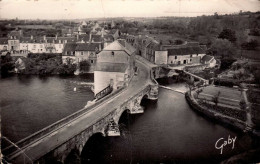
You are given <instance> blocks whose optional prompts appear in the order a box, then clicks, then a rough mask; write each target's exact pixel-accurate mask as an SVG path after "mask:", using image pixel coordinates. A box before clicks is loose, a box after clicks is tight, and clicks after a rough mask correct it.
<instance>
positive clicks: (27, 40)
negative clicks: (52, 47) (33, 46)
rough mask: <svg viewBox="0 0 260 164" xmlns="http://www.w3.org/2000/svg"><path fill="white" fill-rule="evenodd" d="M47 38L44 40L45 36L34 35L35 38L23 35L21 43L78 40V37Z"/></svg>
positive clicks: (69, 41)
mask: <svg viewBox="0 0 260 164" xmlns="http://www.w3.org/2000/svg"><path fill="white" fill-rule="evenodd" d="M45 39H46V40H44V37H43V36H41V37H33V39H31V37H21V38H20V43H59V41H61V43H63V42H64V41H65V40H66V41H67V43H72V42H76V39H77V38H76V37H57V39H56V37H46V38H45Z"/></svg>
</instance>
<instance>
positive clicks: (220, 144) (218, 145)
mask: <svg viewBox="0 0 260 164" xmlns="http://www.w3.org/2000/svg"><path fill="white" fill-rule="evenodd" d="M236 139H237V137H236V136H235V137H234V138H231V137H230V135H228V138H227V140H225V139H224V138H220V139H218V140H217V142H216V143H215V148H216V149H220V154H222V152H223V149H224V147H225V146H227V145H230V144H232V149H234V147H235V142H236Z"/></svg>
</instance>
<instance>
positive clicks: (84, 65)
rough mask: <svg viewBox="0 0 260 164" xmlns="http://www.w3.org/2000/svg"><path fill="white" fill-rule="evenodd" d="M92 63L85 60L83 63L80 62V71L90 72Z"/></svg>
mask: <svg viewBox="0 0 260 164" xmlns="http://www.w3.org/2000/svg"><path fill="white" fill-rule="evenodd" d="M90 66H91V65H90V63H89V61H88V60H83V61H81V62H79V69H80V70H81V71H82V70H83V71H89V69H90Z"/></svg>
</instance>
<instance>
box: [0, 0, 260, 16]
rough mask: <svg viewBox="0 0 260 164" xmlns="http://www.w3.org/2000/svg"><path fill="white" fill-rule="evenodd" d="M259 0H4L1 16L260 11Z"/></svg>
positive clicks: (184, 13)
mask: <svg viewBox="0 0 260 164" xmlns="http://www.w3.org/2000/svg"><path fill="white" fill-rule="evenodd" d="M258 6H260V1H259V0H211V1H208V0H160V1H159V0H139V1H137V0H133V1H131V0H88V1H84V0H63V1H61V0H2V1H0V20H10V19H16V18H18V19H19V20H82V19H104V18H105V19H111V18H112V19H113V18H158V17H197V16H202V15H206V16H210V15H214V13H215V12H217V13H218V14H219V15H225V14H238V13H239V11H243V12H247V11H249V12H258V11H259V7H258Z"/></svg>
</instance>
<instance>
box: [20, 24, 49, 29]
mask: <svg viewBox="0 0 260 164" xmlns="http://www.w3.org/2000/svg"><path fill="white" fill-rule="evenodd" d="M15 27H19V28H22V29H54V27H53V26H52V25H17V26H15Z"/></svg>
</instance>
